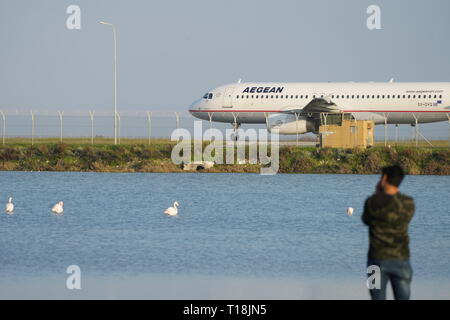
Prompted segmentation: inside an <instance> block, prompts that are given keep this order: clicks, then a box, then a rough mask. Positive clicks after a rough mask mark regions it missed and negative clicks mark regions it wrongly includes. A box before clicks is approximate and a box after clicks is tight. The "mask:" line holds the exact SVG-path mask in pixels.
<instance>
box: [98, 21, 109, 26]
mask: <svg viewBox="0 0 450 320" xmlns="http://www.w3.org/2000/svg"><path fill="white" fill-rule="evenodd" d="M99 23H100V24H106V25H107V26H112V23H109V22H105V21H99Z"/></svg>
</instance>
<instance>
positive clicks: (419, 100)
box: [189, 79, 450, 135]
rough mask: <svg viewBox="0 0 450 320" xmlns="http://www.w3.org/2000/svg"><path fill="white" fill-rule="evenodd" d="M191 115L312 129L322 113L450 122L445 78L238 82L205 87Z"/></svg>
mask: <svg viewBox="0 0 450 320" xmlns="http://www.w3.org/2000/svg"><path fill="white" fill-rule="evenodd" d="M189 112H190V113H191V114H192V115H193V116H194V117H196V118H199V119H203V120H208V121H214V122H228V123H231V124H232V125H233V127H234V130H235V132H236V130H237V129H238V128H239V127H240V125H241V124H243V123H253V124H257V123H260V124H266V126H267V130H269V132H272V131H274V130H277V132H278V133H279V134H286V135H289V134H303V133H307V132H312V133H315V134H317V133H318V131H319V125H320V124H321V121H322V119H325V117H324V118H322V116H323V115H324V114H325V115H330V114H347V115H350V117H351V118H353V119H355V120H373V121H374V123H375V124H376V125H378V124H396V125H399V124H410V125H412V126H416V125H418V124H419V123H431V122H439V121H446V120H448V121H449V122H450V82H409V83H400V82H398V83H397V82H394V81H393V79H391V80H390V81H389V82H386V83H381V82H367V83H356V82H341V83H332V82H327V83H281V82H280V83H278V82H277V83H275V82H267V83H257V82H248V83H241V82H240V81H239V82H238V83H234V84H228V85H223V86H220V87H217V88H214V89H212V90H209V91H208V92H207V93H205V94H204V95H203V97H202V98H201V99H198V100H196V101H195V102H193V103H192V104H191V106H190V108H189Z"/></svg>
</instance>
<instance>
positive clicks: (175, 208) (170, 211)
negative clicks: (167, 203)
mask: <svg viewBox="0 0 450 320" xmlns="http://www.w3.org/2000/svg"><path fill="white" fill-rule="evenodd" d="M179 205H180V204H179V203H178V202H176V201H175V202H174V203H173V207H170V208H167V209H166V211H164V213H165V214H168V215H169V216H176V215H178V206H179Z"/></svg>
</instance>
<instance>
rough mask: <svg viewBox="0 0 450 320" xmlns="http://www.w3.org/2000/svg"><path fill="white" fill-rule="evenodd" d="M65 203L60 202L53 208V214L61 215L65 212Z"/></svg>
mask: <svg viewBox="0 0 450 320" xmlns="http://www.w3.org/2000/svg"><path fill="white" fill-rule="evenodd" d="M63 206H64V202H62V201H60V202H58V203H57V204H55V205H54V206H53V208H52V212H53V213H56V214H59V215H61V214H62V213H63V211H64V209H63Z"/></svg>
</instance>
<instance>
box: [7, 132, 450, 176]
mask: <svg viewBox="0 0 450 320" xmlns="http://www.w3.org/2000/svg"><path fill="white" fill-rule="evenodd" d="M57 141H58V139H39V140H36V141H35V144H34V145H33V146H32V145H30V143H29V139H28V140H27V139H19V138H17V139H8V141H7V142H8V143H7V144H6V145H4V146H2V145H0V170H19V171H100V172H103V171H104V172H182V171H183V170H182V169H181V167H180V166H179V165H175V164H174V163H172V161H171V153H172V149H173V147H174V146H175V144H176V142H173V141H170V140H168V139H155V140H152V141H151V143H150V144H148V140H144V139H122V141H121V144H120V145H113V144H112V140H111V139H102V140H100V139H97V140H96V141H97V142H98V143H96V144H94V145H91V144H90V141H89V140H87V139H75V138H74V139H66V140H64V141H65V142H64V143H62V144H61V143H57ZM207 144H208V142H206V141H205V142H204V145H205V146H206V145H207ZM383 145H384V143H383ZM246 149H247V152H246V154H247V158H248V147H247V148H246ZM235 151H236V150H235ZM269 155H270V152H269ZM235 158H236V157H235ZM279 160H280V167H279V172H280V173H353V174H379V172H380V169H381V168H382V167H383V166H386V165H391V164H400V165H401V166H402V167H403V168H404V169H405V170H406V172H407V173H408V174H431V175H449V174H450V148H448V147H447V146H446V145H445V141H443V142H439V143H436V147H429V146H427V147H411V146H408V145H401V146H394V145H393V144H391V147H390V148H388V147H384V146H375V147H373V148H369V149H333V148H322V149H320V148H315V147H296V146H283V147H281V148H280V153H279ZM261 166H262V165H261V164H244V165H239V164H223V165H215V166H214V167H213V168H212V169H209V170H208V172H255V173H259V172H260V169H261Z"/></svg>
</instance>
